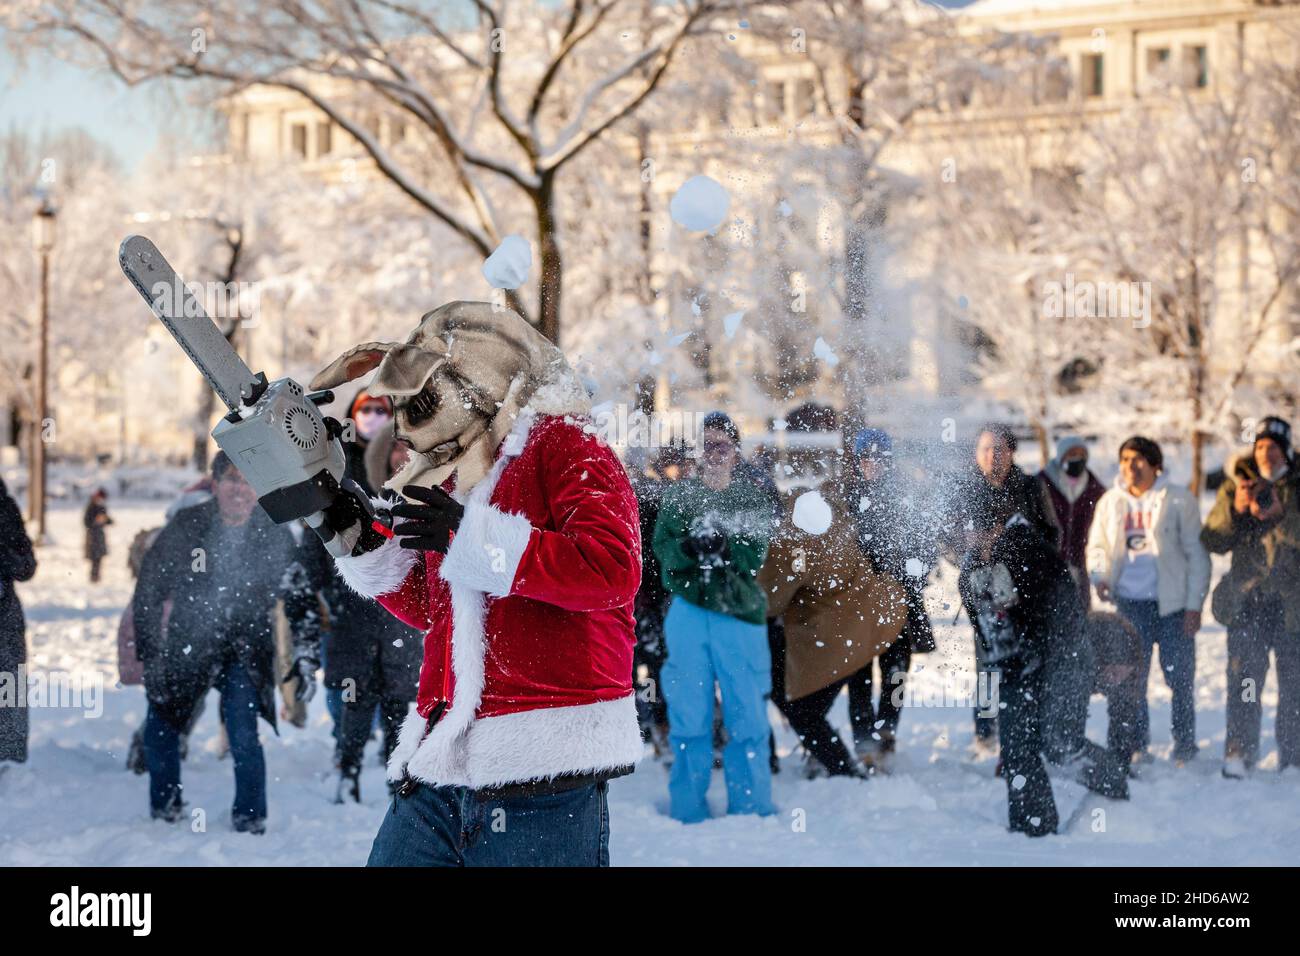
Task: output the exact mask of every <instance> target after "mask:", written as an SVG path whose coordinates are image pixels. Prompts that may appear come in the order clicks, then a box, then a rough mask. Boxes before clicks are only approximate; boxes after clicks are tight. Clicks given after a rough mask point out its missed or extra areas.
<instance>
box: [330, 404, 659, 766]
mask: <svg viewBox="0 0 1300 956" xmlns="http://www.w3.org/2000/svg"><path fill="white" fill-rule="evenodd" d="M453 495H455V493H454V492H453ZM455 496H456V497H457V498H458V500H462V501H463V503H464V505H465V514H464V517H463V518H462V520H461V524H460V527H459V529H458V530H457V532H456V534H455V537H454V539H453V541H452V544H451V547H450V548H449V549H448V551H447V554H446V555H445V556H443V555H440V554H437V553H434V552H428V553H421V552H416V551H412V550H409V549H403V548H400V547H398V546H397V542H396V541H389V542H387V543H386V544H384V545H383V546H382V547H381V548H379V549H378V550H376V551H373V552H371V553H369V554H366V555H362V556H360V557H357V558H344V559H340V560H339V561H338V566H339V573H340V574H341V575H342V577H343V578H344V579H345V580H346V581H347V582H348V583H349V584H350V585H351V586H352V587H353V588H354V589H355V590H357V591H359V592H360V593H362V594H367V595H370V596H373V597H376V598H377V599H378V600H379V602H380V603H381V604H383V605H384V606H385V607H386V608H388V610H389V611H391V612H392V613H393V614H395V615H396V616H397V617H399V618H401V619H402V620H403V621H405V622H406V623H407V624H410V625H412V626H413V627H419V628H424V629H426V634H425V638H424V663H423V665H422V667H421V669H420V690H419V697H418V701H417V706H416V709H417V713H416V714H412V715H411V716H410V717H409V718H408V719H407V721H406V723H405V725H404V726H403V728H402V732H401V736H400V739H399V742H398V745H397V749H396V750H395V751H394V752H393V755H392V758H391V760H390V761H389V768H388V776H389V779H392V780H398V779H401V777H402V775H403V773H404V772H405V773H409V774H410V776H412V777H414V778H415V779H417V780H420V781H423V782H425V783H428V784H431V785H435V786H438V785H443V786H446V785H460V786H468V787H473V788H476V789H477V788H482V787H489V786H496V785H501V784H506V783H514V782H519V781H525V780H534V779H541V778H550V777H554V776H557V775H560V774H567V773H587V772H600V771H605V770H615V769H620V768H624V767H628V766H630V765H632V764H635V763H636V762H637V760H638V759H639V758H640V756H641V752H642V744H641V734H640V731H639V729H638V726H637V719H636V706H635V702H634V699H633V696H632V694H633V690H632V649H633V644H634V641H635V638H634V632H633V619H632V602H633V599H634V597H635V595H636V591H637V587H638V585H639V583H640V578H641V538H640V528H639V523H638V518H637V505H636V497H635V495H634V494H633V492H632V488H631V485H630V483H629V481H628V479H627V475H626V473H625V471H624V470H623V466H622V465H621V464H620V462H619V460H618V459H617V457H615V455H614V453H613V452H612V451H611V450H610V448H609V447H608V446H607V445H606V444H605V443H604V442H603V441H601V440H600V439H599V438H598V437H597V436H596V435H595V434H594V429H592V427H591V426H590V424H589V423H587V422H585V421H584V420H581V419H574V418H569V417H560V416H555V415H540V414H536V413H534V412H533V411H531V410H526V411H525V413H524V414H523V415H521V416H520V418H519V420H518V421H517V423H516V425H515V428H514V430H513V431H512V432H511V434H510V435H509V436H508V437H507V438H506V439H505V441H504V442H502V445H501V449H500V451H499V452H498V458H497V461H496V464H495V466H494V467H493V469H492V471H491V472H490V473H489V474H488V475H487V476H486V477H485V478H483V479H482V481H480V482H479V483H478V484H477V485H476V486H475V487H474V488H473V489H472V490H471V492H470V493H469V494H468V495H467V496H463V497H462V496H460V495H455ZM442 701H447V702H448V706H447V708H446V710H445V712H444V713H443V715H442V717H441V719H440V720H439V721H438V722H437V723H436V724H435V725H434V726H433V728H432V730H430V731H428V732H427V733H426V727H427V718H428V716H429V714H430V713H431V712H432V711H433V710H434V708H435V707H436V706H437V705H438V704H439V703H440V702H442Z"/></svg>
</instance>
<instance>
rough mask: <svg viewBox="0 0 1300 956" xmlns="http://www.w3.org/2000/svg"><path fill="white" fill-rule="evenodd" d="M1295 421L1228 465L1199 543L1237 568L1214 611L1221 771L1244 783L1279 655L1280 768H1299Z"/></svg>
mask: <svg viewBox="0 0 1300 956" xmlns="http://www.w3.org/2000/svg"><path fill="white" fill-rule="evenodd" d="M1291 457H1292V456H1291V426H1290V425H1289V424H1288V423H1287V422H1285V421H1283V420H1282V419H1280V418H1277V417H1274V416H1269V417H1268V418H1265V419H1263V420H1262V421H1261V422H1260V423H1259V427H1258V428H1257V429H1256V431H1255V442H1254V445H1253V447H1252V448H1251V450H1250V451H1248V452H1241V453H1239V454H1237V455H1234V456H1233V457H1232V458H1230V459H1229V461H1228V466H1227V467H1226V468H1225V469H1224V471H1225V472H1226V476H1227V477H1226V479H1225V480H1224V482H1223V484H1222V485H1220V486H1219V491H1218V496H1217V497H1216V498H1215V502H1214V508H1213V509H1212V510H1211V511H1210V516H1209V517H1208V518H1207V519H1206V522H1205V528H1204V529H1203V530H1202V531H1201V542H1202V543H1203V544H1204V545H1205V547H1206V548H1207V549H1208V550H1210V551H1212V552H1213V553H1215V554H1228V553H1231V555H1232V565H1231V568H1230V569H1229V571H1228V573H1227V574H1226V575H1224V577H1223V579H1222V580H1221V581H1220V582H1219V584H1218V586H1217V587H1216V588H1215V589H1214V598H1213V600H1212V602H1211V605H1210V607H1211V610H1212V611H1213V613H1214V617H1215V619H1216V620H1218V622H1219V623H1220V624H1223V625H1224V626H1225V627H1227V629H1228V684H1227V695H1228V696H1227V707H1226V710H1227V722H1228V727H1227V733H1226V735H1225V737H1224V745H1223V776H1225V777H1228V778H1229V779H1241V778H1243V777H1245V776H1246V775H1247V774H1249V773H1251V772H1252V771H1253V770H1254V768H1255V764H1256V762H1257V760H1258V758H1259V730H1260V720H1261V713H1260V703H1259V695H1260V692H1261V691H1262V690H1263V688H1264V681H1265V680H1266V679H1267V678H1268V664H1269V661H1268V653H1269V651H1270V650H1271V651H1272V652H1273V654H1274V656H1275V657H1276V658H1277V684H1278V703H1277V730H1276V736H1277V751H1278V769H1279V770H1285V769H1286V768H1287V767H1300V535H1298V534H1297V532H1298V531H1300V479H1297V476H1296V471H1295V469H1294V468H1293V467H1292V465H1293V463H1292V460H1291Z"/></svg>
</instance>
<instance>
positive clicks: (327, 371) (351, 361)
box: [307, 342, 397, 390]
mask: <svg viewBox="0 0 1300 956" xmlns="http://www.w3.org/2000/svg"><path fill="white" fill-rule="evenodd" d="M396 347H397V343H396V342H366V343H365V344H364V345H357V346H354V347H353V348H350V349H348V350H347V351H346V352H344V353H343V354H342V355H340V356H339V357H338V358H336V359H335V360H334V361H333V362H331V363H330V364H329V365H327V366H325V368H323V369H322V370H321V371H319V372H317V373H316V377H315V378H313V379H312V380H311V384H310V385H308V386H307V387H308V388H310V389H312V390H316V389H321V388H333V387H334V386H336V385H342V384H343V383H344V382H350V381H352V380H353V379H357V378H360V377H361V376H362V375H365V374H366V373H367V372H370V371H373V370H374V369H375V368H376V367H377V366H378V365H379V363H380V362H382V361H383V360H384V356H386V355H387V354H388V353H389V351H390V350H392V349H394V348H396Z"/></svg>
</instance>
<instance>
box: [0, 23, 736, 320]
mask: <svg viewBox="0 0 1300 956" xmlns="http://www.w3.org/2000/svg"><path fill="white" fill-rule="evenodd" d="M732 6H735V4H733V3H730V2H728V0H681V2H675V3H671V4H656V3H647V2H646V0H607V2H603V3H594V2H587V0H568V2H567V3H564V4H551V3H544V2H541V0H532V2H528V3H519V4H513V5H508V4H505V3H491V2H488V0H473V3H472V4H471V5H464V6H462V5H455V4H422V3H405V2H394V0H357V2H354V3H347V4H336V3H326V2H321V3H306V4H303V3H298V2H289V0H272V2H258V3H250V2H233V0H180V2H176V0H169V2H166V3H162V2H150V3H141V4H131V5H127V6H123V5H120V4H116V3H110V2H103V0H56V2H53V3H48V4H40V5H39V6H36V5H30V4H23V5H18V8H17V12H16V13H15V14H14V15H13V17H12V26H13V27H14V28H15V31H16V33H17V36H19V37H20V38H21V41H20V42H22V43H32V42H38V43H45V44H47V45H48V46H49V47H50V49H51V50H52V51H54V52H56V53H59V54H62V55H66V56H73V57H75V58H77V59H79V60H80V61H82V62H87V63H95V64H98V65H101V66H104V67H106V68H107V69H109V70H110V71H112V72H113V73H114V74H116V75H117V76H118V77H120V78H121V79H123V80H124V81H125V82H127V83H129V84H136V83H141V82H146V81H150V80H154V79H158V78H165V77H171V78H177V79H181V80H194V81H198V82H199V83H201V84H202V85H203V86H204V88H205V89H206V90H208V91H212V92H216V93H226V92H234V91H237V90H240V89H243V88H246V87H248V86H250V85H256V84H264V85H267V86H272V87H277V88H280V89H284V90H289V91H292V92H294V93H297V94H298V95H300V96H302V97H303V98H304V99H306V100H307V101H309V102H310V103H312V104H313V105H314V106H315V107H316V108H318V109H319V110H320V111H321V112H322V113H323V114H325V115H326V116H327V117H328V118H329V119H330V120H331V121H332V122H333V123H335V124H337V125H338V126H339V127H340V128H341V129H343V130H344V131H345V132H346V133H347V134H348V135H350V136H351V137H352V138H353V139H354V140H355V141H356V142H357V143H358V144H360V146H361V148H362V149H363V151H364V153H365V154H366V155H368V156H369V157H370V159H372V160H373V162H374V164H375V168H376V169H377V170H378V171H379V173H380V174H381V175H382V176H384V177H386V178H387V179H389V180H390V181H392V182H393V183H394V184H395V185H396V186H397V187H398V188H399V189H401V190H402V192H404V193H405V194H406V195H407V196H408V197H409V198H410V199H411V200H412V201H414V202H415V203H416V204H417V205H418V206H419V207H420V208H421V209H422V210H423V211H424V212H425V213H426V214H428V215H430V216H432V217H433V218H435V219H436V220H438V221H439V222H441V223H443V224H444V225H446V226H447V227H448V228H449V229H450V230H451V231H452V232H453V233H454V234H455V235H456V236H457V237H459V239H460V240H462V241H464V242H466V243H468V244H469V245H470V247H471V248H473V249H474V250H476V251H477V252H478V254H479V255H480V256H483V257H486V256H487V255H488V254H490V253H491V252H492V250H493V249H494V248H495V247H496V245H497V244H498V242H499V241H500V240H501V238H502V237H503V236H504V235H506V234H507V233H509V232H510V231H512V230H511V229H510V228H509V226H510V224H511V221H512V219H513V220H514V221H517V222H522V221H527V223H528V229H527V230H526V231H528V232H531V234H532V235H533V237H534V239H535V241H536V242H537V245H538V248H539V262H538V268H537V269H536V270H535V274H536V280H535V283H534V285H535V293H536V294H535V296H534V300H535V304H532V303H530V302H528V301H526V299H525V297H524V296H523V295H521V294H519V293H517V292H512V293H511V294H510V295H509V299H510V301H511V304H512V305H514V306H515V307H516V308H517V309H518V310H519V311H520V312H521V313H523V314H524V315H525V316H528V317H533V318H534V319H535V321H536V323H537V325H538V327H539V328H540V329H541V330H542V331H543V333H544V334H546V335H547V336H549V337H550V338H552V339H556V338H558V335H559V330H560V321H561V314H562V312H561V293H562V288H563V270H564V262H565V260H564V256H563V254H562V249H561V240H562V237H561V236H560V234H559V230H558V229H557V224H556V212H557V202H558V196H559V194H560V192H561V190H562V188H563V187H562V184H561V180H560V174H561V172H562V171H563V170H564V169H565V168H566V167H567V166H568V165H569V164H570V163H572V161H573V160H574V159H575V158H576V157H578V156H580V155H582V153H583V152H584V151H585V150H587V149H588V148H589V147H590V146H591V144H593V143H595V142H597V141H598V140H599V139H600V138H601V137H602V136H603V135H605V134H606V132H607V131H609V130H610V129H611V128H612V127H614V126H615V125H617V124H619V123H620V122H621V121H623V120H625V119H627V118H628V117H631V116H633V115H634V114H635V113H636V111H637V110H638V109H639V108H640V106H641V105H642V104H643V103H644V102H645V101H646V100H647V99H648V98H649V97H650V95H651V94H652V93H653V92H654V90H655V88H656V87H657V85H658V84H659V82H660V80H661V79H662V77H663V76H664V74H665V73H666V71H667V70H668V68H669V66H670V65H671V64H672V63H673V61H674V58H675V57H676V56H677V55H678V53H679V51H680V49H681V46H682V43H683V41H684V39H685V38H686V37H687V36H688V35H689V34H690V33H691V32H692V31H693V30H698V29H702V28H704V25H705V24H706V23H707V22H708V20H709V19H710V18H711V17H712V16H713V15H715V14H716V13H717V12H719V11H720V10H723V9H726V8H729V7H732ZM646 10H648V11H649V13H648V14H646V13H645V11H646ZM630 23H635V24H637V25H638V26H643V25H647V24H648V26H649V35H648V36H647V37H645V41H646V42H642V37H641V31H640V29H638V30H629V29H628V26H629V24H630ZM628 37H630V42H629V39H625V38H628ZM70 41H72V42H70ZM377 111H386V112H388V113H390V114H391V115H393V116H396V117H400V118H401V119H402V120H403V121H405V122H407V123H409V124H410V126H411V128H412V129H415V130H419V131H420V132H421V134H422V140H421V146H422V149H421V150H419V151H418V152H419V155H420V156H421V157H423V158H422V159H417V160H413V159H412V158H411V156H410V154H409V153H408V152H406V151H404V150H403V149H401V148H395V147H394V146H392V145H386V144H384V143H382V142H381V141H380V138H379V137H378V136H376V135H375V134H374V133H373V131H372V119H373V117H374V116H375V114H376V112H377ZM429 157H432V158H433V159H434V160H435V161H436V168H437V170H438V173H437V175H430V174H429V168H428V165H427V163H426V162H425V160H426V159H428V158H429ZM506 197H508V198H506ZM511 200H514V202H511ZM503 203H504V204H505V208H501V204H503ZM516 231H517V230H516Z"/></svg>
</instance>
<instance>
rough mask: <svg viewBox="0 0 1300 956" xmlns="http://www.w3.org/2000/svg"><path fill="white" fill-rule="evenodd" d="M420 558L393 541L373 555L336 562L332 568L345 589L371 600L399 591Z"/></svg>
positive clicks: (371, 552)
mask: <svg viewBox="0 0 1300 956" xmlns="http://www.w3.org/2000/svg"><path fill="white" fill-rule="evenodd" d="M422 556H423V555H422V553H421V552H419V551H415V550H412V549H411V548H403V547H402V546H400V545H399V544H398V543H397V539H396V538H390V539H389V540H387V541H385V542H384V543H383V544H381V545H380V546H379V547H378V548H376V549H375V550H374V551H368V552H366V553H365V554H362V555H359V556H357V557H355V558H354V557H351V556H346V557H341V558H335V559H334V564H335V565H336V567H337V568H338V574H339V577H341V578H342V579H343V580H344V582H345V583H346V584H347V586H348V587H350V588H351V589H352V590H354V591H356V592H357V593H358V594H360V595H362V596H364V597H369V598H373V597H379V595H381V594H391V593H392V592H393V591H396V590H397V589H398V588H399V587H401V586H402V582H403V581H405V580H406V576H407V575H408V574H410V573H411V568H413V567H415V562H416V561H417V560H419V559H420V558H421V557H422Z"/></svg>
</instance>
